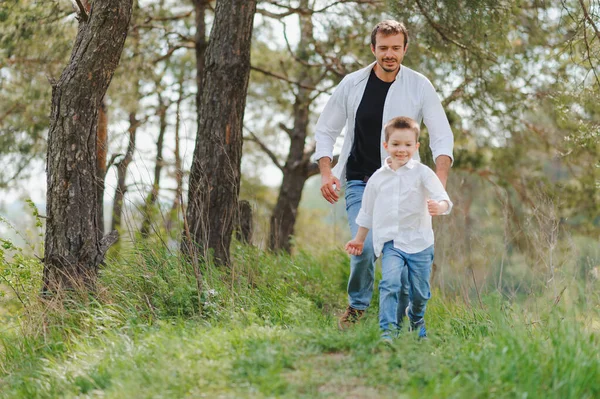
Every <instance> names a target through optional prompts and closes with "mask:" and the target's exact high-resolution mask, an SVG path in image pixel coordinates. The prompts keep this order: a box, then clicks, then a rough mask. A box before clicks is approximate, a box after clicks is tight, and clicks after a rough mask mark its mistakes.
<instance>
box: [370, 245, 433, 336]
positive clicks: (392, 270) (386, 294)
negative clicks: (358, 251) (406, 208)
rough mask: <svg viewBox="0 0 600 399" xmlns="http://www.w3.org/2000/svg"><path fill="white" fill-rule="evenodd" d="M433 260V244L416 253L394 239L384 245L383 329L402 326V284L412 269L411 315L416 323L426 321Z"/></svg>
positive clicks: (410, 290) (380, 298) (380, 288)
mask: <svg viewBox="0 0 600 399" xmlns="http://www.w3.org/2000/svg"><path fill="white" fill-rule="evenodd" d="M432 263H433V245H432V246H430V247H429V248H427V249H425V250H423V251H421V252H417V253H415V254H407V253H406V252H404V251H401V250H399V249H398V248H394V242H393V241H388V242H386V243H385V245H384V246H383V255H382V257H381V271H382V278H381V282H380V283H379V327H380V328H381V330H384V331H387V330H392V331H394V330H397V329H399V328H400V326H399V323H398V321H399V320H401V319H400V318H399V316H398V313H399V311H400V308H399V305H398V291H400V287H401V285H402V274H403V272H404V271H408V282H409V284H408V285H409V297H410V305H409V309H408V317H409V318H410V321H411V322H412V323H413V324H416V325H419V324H422V323H423V317H424V316H425V308H426V306H427V301H428V300H429V298H431V291H430V287H429V276H430V275H431V265H432Z"/></svg>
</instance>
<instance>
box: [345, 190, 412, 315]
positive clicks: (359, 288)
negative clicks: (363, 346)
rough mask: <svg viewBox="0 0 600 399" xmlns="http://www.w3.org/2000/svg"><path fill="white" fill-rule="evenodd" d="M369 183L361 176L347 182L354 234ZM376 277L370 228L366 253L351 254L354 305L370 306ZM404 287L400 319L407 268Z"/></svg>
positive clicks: (405, 300)
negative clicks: (359, 178)
mask: <svg viewBox="0 0 600 399" xmlns="http://www.w3.org/2000/svg"><path fill="white" fill-rule="evenodd" d="M366 186H367V183H365V182H363V181H362V180H349V181H348V182H347V183H346V194H345V196H346V213H347V214H348V224H349V225H350V233H351V234H352V238H354V237H355V236H356V232H357V231H358V227H359V226H358V225H357V224H356V217H357V216H358V212H359V211H360V207H361V205H362V197H363V193H364V191H365V187H366ZM374 280H375V252H374V251H373V234H372V233H371V231H369V234H368V235H367V238H366V240H365V245H364V248H363V253H362V254H361V255H358V256H354V255H352V256H351V257H350V278H349V279H348V303H349V304H350V306H352V307H353V308H354V309H358V310H364V309H366V308H368V307H369V304H370V303H371V297H372V296H373V282H374ZM401 281H402V284H401V288H399V289H398V292H399V293H400V295H399V298H397V300H398V316H397V318H398V320H402V315H403V314H404V309H406V307H407V306H408V297H409V293H408V270H404V272H403V273H402V277H401Z"/></svg>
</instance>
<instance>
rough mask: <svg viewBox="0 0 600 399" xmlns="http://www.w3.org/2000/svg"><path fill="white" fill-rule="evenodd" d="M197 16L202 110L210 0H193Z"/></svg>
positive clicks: (197, 96)
mask: <svg viewBox="0 0 600 399" xmlns="http://www.w3.org/2000/svg"><path fill="white" fill-rule="evenodd" d="M192 2H193V3H194V11H195V16H196V37H195V38H194V41H195V47H196V87H197V88H198V91H197V92H196V111H197V112H200V97H201V95H202V74H203V72H204V53H205V52H206V7H207V6H208V3H209V0H192Z"/></svg>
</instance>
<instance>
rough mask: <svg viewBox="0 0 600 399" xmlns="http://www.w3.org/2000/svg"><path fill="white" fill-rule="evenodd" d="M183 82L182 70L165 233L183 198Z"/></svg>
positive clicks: (170, 225)
mask: <svg viewBox="0 0 600 399" xmlns="http://www.w3.org/2000/svg"><path fill="white" fill-rule="evenodd" d="M184 80H185V71H183V70H182V71H181V75H180V76H179V93H178V97H177V103H176V106H175V151H174V155H175V183H176V188H175V199H174V200H173V205H171V212H170V214H169V217H168V219H167V223H166V225H165V228H166V230H167V232H170V231H171V228H172V226H173V222H174V221H175V220H177V215H178V214H179V208H180V207H181V199H182V196H183V165H182V164H181V153H180V150H179V144H180V143H179V141H180V140H179V129H180V128H181V103H182V102H183V96H184V93H183V87H184V86H183V85H184Z"/></svg>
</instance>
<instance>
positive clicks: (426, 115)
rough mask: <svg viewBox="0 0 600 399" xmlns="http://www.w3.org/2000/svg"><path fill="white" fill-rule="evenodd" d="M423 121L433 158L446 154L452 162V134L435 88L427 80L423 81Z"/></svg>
mask: <svg viewBox="0 0 600 399" xmlns="http://www.w3.org/2000/svg"><path fill="white" fill-rule="evenodd" d="M423 122H424V123H425V126H427V130H428V131H429V146H430V147H431V152H432V154H433V160H434V162H435V160H436V159H437V157H439V156H440V155H447V156H449V157H450V159H451V161H452V162H454V156H453V155H452V150H453V149H454V135H453V134H452V129H450V123H449V122H448V118H447V117H446V113H445V112H444V108H443V107H442V103H441V102H440V98H439V97H438V95H437V93H436V91H435V88H434V87H433V85H432V84H431V82H430V81H429V80H427V79H426V80H425V81H424V83H423Z"/></svg>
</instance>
